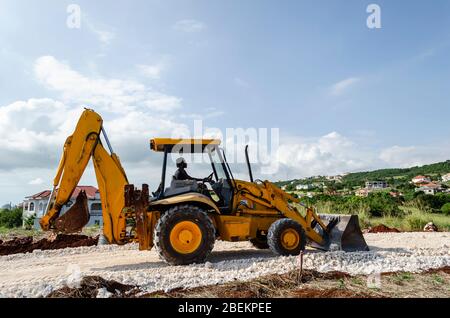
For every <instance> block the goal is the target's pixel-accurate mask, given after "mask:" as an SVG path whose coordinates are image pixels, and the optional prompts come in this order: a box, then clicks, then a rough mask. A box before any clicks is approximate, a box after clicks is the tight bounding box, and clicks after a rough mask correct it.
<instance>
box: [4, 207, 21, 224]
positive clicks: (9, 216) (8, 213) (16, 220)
mask: <svg viewBox="0 0 450 318" xmlns="http://www.w3.org/2000/svg"><path fill="white" fill-rule="evenodd" d="M1 226H3V227H7V228H10V229H11V228H15V227H20V226H22V209H21V208H14V209H12V210H2V211H0V227H1Z"/></svg>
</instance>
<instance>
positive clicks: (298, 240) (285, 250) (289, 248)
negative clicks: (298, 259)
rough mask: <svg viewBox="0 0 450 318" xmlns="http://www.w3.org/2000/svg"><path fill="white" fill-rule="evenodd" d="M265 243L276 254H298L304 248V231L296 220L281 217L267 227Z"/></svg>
mask: <svg viewBox="0 0 450 318" xmlns="http://www.w3.org/2000/svg"><path fill="white" fill-rule="evenodd" d="M267 243H268V244H269V247H270V249H271V250H272V252H274V253H275V254H278V255H283V256H289V255H298V254H300V251H303V250H304V249H305V245H306V235H305V231H304V230H303V228H302V227H301V225H300V224H298V223H297V222H296V221H294V220H291V219H281V220H278V221H275V222H274V223H273V224H272V225H271V226H270V228H269V233H268V235H267Z"/></svg>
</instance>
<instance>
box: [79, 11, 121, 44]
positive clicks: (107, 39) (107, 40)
mask: <svg viewBox="0 0 450 318" xmlns="http://www.w3.org/2000/svg"><path fill="white" fill-rule="evenodd" d="M83 21H84V24H85V25H87V27H88V29H89V31H91V32H92V33H93V34H94V35H95V36H97V38H98V40H99V41H100V42H101V43H102V44H103V45H105V46H108V45H110V44H111V42H112V41H113V40H114V39H115V37H116V34H115V33H114V32H113V31H112V30H111V29H110V28H109V29H110V30H107V29H108V28H107V27H100V26H98V25H97V24H94V23H92V21H91V19H90V18H88V16H87V15H84V18H83Z"/></svg>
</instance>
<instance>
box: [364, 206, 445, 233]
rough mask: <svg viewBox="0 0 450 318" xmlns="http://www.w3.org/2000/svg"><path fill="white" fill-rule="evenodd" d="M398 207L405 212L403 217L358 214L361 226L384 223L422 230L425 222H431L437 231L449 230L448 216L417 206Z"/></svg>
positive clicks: (400, 227) (401, 227) (406, 229)
mask: <svg viewBox="0 0 450 318" xmlns="http://www.w3.org/2000/svg"><path fill="white" fill-rule="evenodd" d="M400 209H402V210H403V211H404V212H405V213H406V215H405V216H404V217H381V218H367V216H365V215H362V216H360V223H361V226H362V227H368V226H376V225H380V224H384V225H386V226H388V227H394V228H396V229H399V230H401V231H422V230H423V228H424V226H425V225H426V224H427V223H429V222H433V223H434V225H436V226H437V228H438V229H439V231H446V232H448V231H450V216H446V215H443V214H435V213H427V212H423V211H421V210H419V209H417V208H409V207H400Z"/></svg>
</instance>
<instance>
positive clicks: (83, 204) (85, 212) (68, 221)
mask: <svg viewBox="0 0 450 318" xmlns="http://www.w3.org/2000/svg"><path fill="white" fill-rule="evenodd" d="M88 222H89V209H88V199H87V196H86V192H84V191H80V194H79V195H78V197H77V199H76V200H75V204H74V205H72V207H71V208H70V209H69V210H68V211H67V212H66V213H64V214H63V215H62V216H60V217H59V218H57V219H56V220H55V228H56V230H57V231H58V232H62V233H66V234H70V233H76V232H81V230H82V229H83V227H84V226H85V225H86V224H87V223H88Z"/></svg>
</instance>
